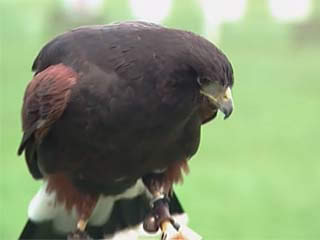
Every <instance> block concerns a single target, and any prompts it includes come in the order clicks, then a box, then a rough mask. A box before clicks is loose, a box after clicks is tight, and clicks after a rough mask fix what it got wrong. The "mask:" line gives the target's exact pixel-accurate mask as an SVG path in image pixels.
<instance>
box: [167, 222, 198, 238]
mask: <svg viewBox="0 0 320 240" xmlns="http://www.w3.org/2000/svg"><path fill="white" fill-rule="evenodd" d="M161 231H162V235H161V240H201V239H202V237H201V236H200V235H199V234H197V233H196V232H194V231H193V230H191V229H190V228H188V227H187V226H181V227H179V230H177V229H176V228H175V227H173V225H172V223H171V222H170V221H164V222H163V223H162V224H161Z"/></svg>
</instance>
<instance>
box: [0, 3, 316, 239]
mask: <svg viewBox="0 0 320 240" xmlns="http://www.w3.org/2000/svg"><path fill="white" fill-rule="evenodd" d="M298 1H299V0H298ZM298 1H296V2H298ZM301 1H303V0H301ZM235 2H237V1H232V0H230V1H229V3H228V4H229V8H230V9H231V8H234V7H235V6H234V4H235ZM279 2H281V0H279ZM294 2H295V1H292V4H294ZM267 3H268V2H267V1H266V0H265V1H264V0H248V3H247V4H248V5H247V8H246V11H245V13H244V15H243V16H242V17H241V18H240V19H239V20H237V21H232V22H230V21H229V22H227V21H222V22H221V23H220V24H219V29H218V30H217V29H214V28H213V27H210V25H208V24H207V23H206V18H205V17H204V14H203V9H202V8H201V6H200V1H198V0H193V1H189V0H188V1H184V0H173V2H172V4H173V5H172V7H171V11H170V13H169V16H167V17H166V18H164V19H163V20H162V23H164V24H165V25H167V26H173V27H178V28H183V29H187V30H192V31H195V32H197V33H199V34H202V35H207V36H208V37H209V38H211V39H214V40H216V42H217V45H218V46H219V47H220V48H222V49H223V51H224V52H225V53H226V54H227V55H228V56H229V58H230V59H231V61H232V63H233V66H234V70H235V85H234V90H233V94H234V100H235V112H234V113H233V115H232V117H231V118H230V119H229V120H228V121H223V120H222V117H221V116H219V117H218V119H216V120H215V121H214V122H212V123H210V124H207V125H206V126H205V127H203V130H202V142H201V146H200V150H199V152H198V154H197V156H196V157H194V158H193V159H192V161H191V172H190V174H189V176H188V177H186V178H185V182H184V185H183V186H178V187H177V188H176V189H177V192H178V194H179V196H180V199H181V201H182V202H183V205H184V207H185V209H186V210H187V211H188V213H189V216H190V225H191V226H192V228H193V229H195V230H196V231H197V232H199V233H200V234H201V235H202V236H203V237H204V238H205V239H217V240H218V239H221V240H224V239H228V240H229V239H230V240H231V239H235V240H240V239H250V240H255V239H268V240H269V239H279V240H283V239H288V240H289V239H290V240H292V239H306V240H309V239H320V187H319V180H320V161H319V156H320V144H319V142H320V139H319V137H320V120H319V119H320V95H319V90H320V79H319V78H320V61H319V56H320V55H319V54H320V20H319V18H320V11H319V9H320V8H319V6H318V5H319V4H320V1H317V0H314V1H313V5H312V11H311V13H310V14H309V16H308V17H307V18H305V19H304V20H300V21H295V20H292V21H285V22H282V21H280V20H277V19H275V18H274V17H272V16H271V14H270V8H269V7H268V4H267ZM207 10H208V9H207ZM287 11H290V10H287ZM212 14H213V15H214V14H215V13H214V9H212ZM134 18H135V16H134V15H133V14H132V10H131V8H130V5H129V2H128V1H126V0H109V1H104V3H103V4H102V6H101V7H99V11H96V12H95V14H92V13H81V14H80V12H78V13H77V12H71V10H68V9H67V8H66V7H64V5H63V2H62V0H61V1H49V0H1V1H0V40H1V52H0V57H1V58H0V61H1V62H0V94H1V95H0V104H1V105H0V120H1V129H0V137H1V139H0V141H1V143H0V144H1V149H0V174H1V175H0V239H16V238H17V237H18V235H19V233H20V231H21V229H22V227H23V225H24V223H25V221H26V219H27V207H28V203H29V201H30V200H31V198H32V196H33V195H34V194H35V193H36V191H37V189H38V187H39V185H40V184H41V183H40V182H36V181H34V180H33V179H32V177H31V176H30V175H29V173H28V170H27V168H26V164H25V162H24V159H23V157H21V158H18V157H17V155H16V150H17V146H18V144H19V141H20V138H21V126H20V108H21V103H22V96H23V93H24V89H25V87H26V85H27V83H28V81H30V79H31V78H32V73H31V70H30V68H31V64H32V61H33V59H34V58H35V56H36V55H37V53H38V51H39V50H40V48H41V47H42V46H43V45H44V43H45V42H47V41H49V40H50V39H52V38H53V37H54V36H55V35H56V34H58V33H60V32H63V31H66V30H68V29H70V28H72V27H74V26H79V25H83V24H98V23H108V22H112V21H118V20H125V19H134ZM213 25H214V24H213Z"/></svg>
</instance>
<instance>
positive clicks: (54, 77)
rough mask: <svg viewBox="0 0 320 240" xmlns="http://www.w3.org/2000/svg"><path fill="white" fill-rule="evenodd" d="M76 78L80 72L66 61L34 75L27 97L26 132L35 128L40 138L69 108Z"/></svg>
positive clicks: (23, 115) (37, 136)
mask: <svg viewBox="0 0 320 240" xmlns="http://www.w3.org/2000/svg"><path fill="white" fill-rule="evenodd" d="M76 79H77V73H76V72H74V71H73V70H72V69H71V68H70V67H67V66H65V65H63V64H57V65H53V66H50V67H48V68H47V69H45V70H44V71H42V72H40V73H38V74H37V75H35V76H34V78H33V79H32V81H31V82H30V83H29V85H28V87H27V90H26V93H25V97H24V103H23V108H22V126H23V131H24V132H27V131H29V130H30V129H33V128H34V130H35V136H36V138H37V139H39V138H41V137H44V136H45V134H46V132H47V130H48V128H49V127H50V125H51V124H52V123H53V122H55V121H56V120H57V119H58V118H59V117H60V116H61V115H62V113H63V111H64V109H65V108H66V105H67V103H68V100H69V97H70V89H71V87H72V86H73V85H74V84H75V83H76Z"/></svg>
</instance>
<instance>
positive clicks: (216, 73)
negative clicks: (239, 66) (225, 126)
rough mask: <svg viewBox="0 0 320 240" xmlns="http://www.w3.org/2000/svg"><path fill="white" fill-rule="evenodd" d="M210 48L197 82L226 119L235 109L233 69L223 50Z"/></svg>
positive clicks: (202, 92)
mask: <svg viewBox="0 0 320 240" xmlns="http://www.w3.org/2000/svg"><path fill="white" fill-rule="evenodd" d="M212 47H213V46H212ZM207 50H208V49H207ZM210 50H211V53H210ZM210 50H209V51H208V52H207V53H206V54H207V55H208V56H207V59H206V63H205V64H204V67H203V68H202V69H201V72H200V73H199V74H198V78H197V82H198V85H199V86H200V94H202V95H204V96H205V97H207V98H208V100H209V101H210V102H211V103H212V104H213V105H214V106H215V107H216V108H217V109H219V110H220V111H221V112H222V113H223V114H224V119H226V118H228V117H229V116H230V115H231V113H232V111H233V99H232V94H231V89H232V86H233V69H232V66H231V63H230V62H229V60H228V59H227V57H226V56H225V55H224V54H223V53H222V52H221V51H219V50H218V49H217V48H215V47H213V48H210Z"/></svg>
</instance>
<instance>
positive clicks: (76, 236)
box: [68, 195, 98, 240]
mask: <svg viewBox="0 0 320 240" xmlns="http://www.w3.org/2000/svg"><path fill="white" fill-rule="evenodd" d="M97 199H98V198H97V196H89V195H88V196H86V197H84V198H83V199H82V202H81V204H80V205H79V206H77V210H78V212H79V213H80V216H79V218H78V222H77V229H76V231H74V232H73V233H71V234H69V235H68V240H80V239H81V240H90V239H92V238H91V237H90V236H89V235H88V234H87V233H86V231H85V230H86V227H87V224H88V220H89V218H90V216H91V214H92V212H93V210H94V208H95V206H96V204H97Z"/></svg>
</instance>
